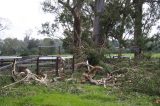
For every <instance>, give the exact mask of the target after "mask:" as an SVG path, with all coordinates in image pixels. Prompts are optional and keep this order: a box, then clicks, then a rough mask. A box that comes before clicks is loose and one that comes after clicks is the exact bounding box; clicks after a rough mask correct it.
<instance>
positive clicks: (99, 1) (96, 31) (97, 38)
mask: <svg viewBox="0 0 160 106" xmlns="http://www.w3.org/2000/svg"><path fill="white" fill-rule="evenodd" d="M95 6H96V8H95V9H96V10H95V17H94V26H93V41H94V42H95V44H96V45H97V46H100V45H103V44H104V37H103V36H102V34H101V33H100V32H101V26H100V15H102V13H103V11H104V0H96V1H95Z"/></svg>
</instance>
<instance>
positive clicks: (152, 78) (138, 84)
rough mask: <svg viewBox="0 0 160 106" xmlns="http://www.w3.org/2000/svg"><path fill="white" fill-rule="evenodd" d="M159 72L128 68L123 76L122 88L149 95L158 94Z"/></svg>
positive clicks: (159, 89)
mask: <svg viewBox="0 0 160 106" xmlns="http://www.w3.org/2000/svg"><path fill="white" fill-rule="evenodd" d="M159 76H160V72H159V71H156V72H155V73H150V72H147V71H144V70H130V71H129V72H128V73H126V75H125V77H124V78H123V83H122V88H123V90H126V91H136V92H140V93H145V94H149V95H160V88H159V85H160V79H159Z"/></svg>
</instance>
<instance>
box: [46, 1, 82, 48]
mask: <svg viewBox="0 0 160 106" xmlns="http://www.w3.org/2000/svg"><path fill="white" fill-rule="evenodd" d="M52 2H53V1H51V0H50V1H45V2H44V3H43V10H44V11H45V12H50V13H52V12H53V11H54V12H55V11H56V10H57V9H58V8H59V9H60V11H58V12H59V13H58V14H57V15H58V18H57V21H59V22H61V23H62V24H63V25H64V26H65V27H66V24H67V25H68V22H67V21H69V22H70V26H72V28H70V26H69V29H73V44H74V46H75V47H76V48H80V47H81V8H82V6H83V3H84V0H66V1H64V0H58V5H59V7H58V8H56V7H55V6H54V4H52Z"/></svg>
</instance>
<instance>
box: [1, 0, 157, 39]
mask: <svg viewBox="0 0 160 106" xmlns="http://www.w3.org/2000/svg"><path fill="white" fill-rule="evenodd" d="M43 1H44V0H0V17H1V18H6V19H7V20H8V21H9V23H10V24H9V28H8V29H7V30H4V31H1V32H0V39H5V38H7V37H11V38H17V39H20V40H23V38H24V37H25V36H26V35H25V33H29V32H31V34H32V35H31V37H32V38H36V39H43V38H45V37H46V36H44V35H39V34H38V33H37V31H38V30H39V29H40V28H41V24H42V23H44V22H46V21H49V22H53V20H54V15H53V14H49V13H44V12H43V11H42V7H41V3H42V2H43ZM159 23H160V21H159ZM159 23H158V24H159ZM62 32H63V29H62V28H59V30H58V31H57V32H56V33H55V35H57V36H59V37H63V36H62ZM155 32H156V27H153V28H152V31H151V34H153V33H155Z"/></svg>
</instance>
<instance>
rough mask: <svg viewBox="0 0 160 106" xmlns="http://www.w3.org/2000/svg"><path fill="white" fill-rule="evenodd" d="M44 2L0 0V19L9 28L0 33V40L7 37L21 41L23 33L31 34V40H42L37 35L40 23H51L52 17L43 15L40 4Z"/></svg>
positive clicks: (40, 36)
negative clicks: (2, 19)
mask: <svg viewBox="0 0 160 106" xmlns="http://www.w3.org/2000/svg"><path fill="white" fill-rule="evenodd" d="M42 1H44V0H0V17H1V18H6V19H7V20H8V21H9V23H10V24H9V28H8V29H7V30H4V31H3V32H0V38H1V39H5V38H7V37H11V38H17V39H21V40H22V39H23V38H24V37H25V33H27V32H31V33H32V35H31V36H32V38H37V39H42V38H44V37H46V36H44V35H38V34H37V30H38V29H40V28H41V23H44V22H46V21H50V22H51V21H53V20H54V15H53V14H49V13H44V12H43V10H42V8H41V3H42Z"/></svg>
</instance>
